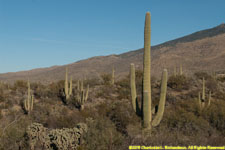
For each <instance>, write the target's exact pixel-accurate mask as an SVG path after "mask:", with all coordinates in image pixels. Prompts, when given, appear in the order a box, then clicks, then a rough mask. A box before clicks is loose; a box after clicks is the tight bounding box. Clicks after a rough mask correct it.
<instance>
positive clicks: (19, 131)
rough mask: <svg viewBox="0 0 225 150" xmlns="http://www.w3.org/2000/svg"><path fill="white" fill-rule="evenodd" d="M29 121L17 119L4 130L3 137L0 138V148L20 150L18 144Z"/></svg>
mask: <svg viewBox="0 0 225 150" xmlns="http://www.w3.org/2000/svg"><path fill="white" fill-rule="evenodd" d="M29 123H30V121H29V120H28V119H27V118H24V117H17V119H14V120H13V121H12V122H11V123H10V125H8V127H7V128H6V129H5V132H4V135H1V137H0V143H1V144H0V148H2V149H3V150H4V149H7V150H15V149H20V148H21V147H20V143H21V141H22V140H23V137H24V134H25V130H26V127H27V126H28V125H29Z"/></svg>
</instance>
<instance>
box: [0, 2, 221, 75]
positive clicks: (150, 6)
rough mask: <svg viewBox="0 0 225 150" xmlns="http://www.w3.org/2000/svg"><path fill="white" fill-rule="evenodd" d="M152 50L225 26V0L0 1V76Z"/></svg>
mask: <svg viewBox="0 0 225 150" xmlns="http://www.w3.org/2000/svg"><path fill="white" fill-rule="evenodd" d="M147 11H150V12H151V16H152V45H157V44H160V43H162V42H165V41H168V40H172V39H175V38H178V37H181V36H184V35H187V34H190V33H193V32H195V31H199V30H202V29H207V28H211V27H214V26H217V25H219V24H221V23H222V22H224V21H225V0H0V73H5V72H15V71H21V70H29V69H33V68H40V67H50V66H53V65H64V64H69V63H72V62H75V61H78V60H81V59H86V58H89V57H92V56H99V55H109V54H120V53H123V52H127V51H130V50H135V49H139V48H142V47H143V36H144V32H143V31H144V18H145V13H146V12H147Z"/></svg>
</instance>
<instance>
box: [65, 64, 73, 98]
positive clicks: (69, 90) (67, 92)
mask: <svg viewBox="0 0 225 150" xmlns="http://www.w3.org/2000/svg"><path fill="white" fill-rule="evenodd" d="M72 91H73V81H72V77H70V85H69V84H68V68H67V67H66V73H65V84H64V95H65V100H66V101H67V100H68V99H69V98H70V97H71V95H72Z"/></svg>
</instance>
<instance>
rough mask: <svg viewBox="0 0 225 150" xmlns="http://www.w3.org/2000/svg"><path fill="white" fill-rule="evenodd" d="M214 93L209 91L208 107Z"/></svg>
mask: <svg viewBox="0 0 225 150" xmlns="http://www.w3.org/2000/svg"><path fill="white" fill-rule="evenodd" d="M211 95H212V93H211V91H209V99H208V105H207V107H209V106H210V104H211V97H212V96H211Z"/></svg>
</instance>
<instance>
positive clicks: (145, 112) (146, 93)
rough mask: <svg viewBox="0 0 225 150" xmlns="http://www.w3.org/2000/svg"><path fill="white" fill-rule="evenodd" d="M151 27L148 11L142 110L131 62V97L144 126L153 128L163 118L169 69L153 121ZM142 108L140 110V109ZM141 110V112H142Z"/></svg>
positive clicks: (165, 74) (165, 72)
mask: <svg viewBox="0 0 225 150" xmlns="http://www.w3.org/2000/svg"><path fill="white" fill-rule="evenodd" d="M150 41H151V27H150V13H149V12H147V13H146V17H145V35H144V61H143V68H144V74H143V96H142V104H143V105H142V108H141V110H140V109H139V108H138V107H139V106H138V104H137V94H136V93H137V92H136V86H135V67H134V64H131V72H130V86H131V98H132V106H133V109H134V111H135V112H136V114H137V115H138V116H141V117H142V119H143V124H142V125H143V127H144V128H148V129H151V127H152V126H153V127H154V126H157V125H158V124H159V123H160V121H161V120H162V117H163V113H164V107H165V100H166V90H167V70H166V69H164V71H163V75H162V83H161V93H160V101H159V107H158V108H159V109H158V112H157V114H156V116H155V118H154V119H153V121H152V113H153V112H152V108H151V105H152V104H151V103H152V100H151V78H150V77H151V44H150ZM139 110H140V111H139ZM140 112H141V113H140Z"/></svg>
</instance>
